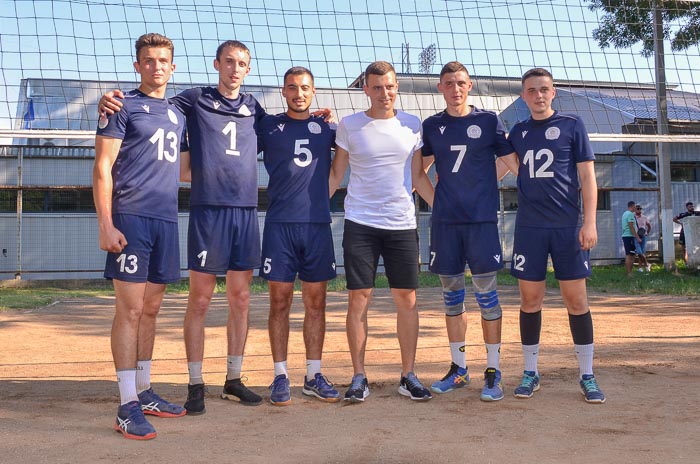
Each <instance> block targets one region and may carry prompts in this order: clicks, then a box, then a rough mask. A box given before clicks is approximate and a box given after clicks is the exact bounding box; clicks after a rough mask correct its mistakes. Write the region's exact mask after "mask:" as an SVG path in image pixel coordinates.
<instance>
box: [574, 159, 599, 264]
mask: <svg viewBox="0 0 700 464" xmlns="http://www.w3.org/2000/svg"><path fill="white" fill-rule="evenodd" d="M576 168H577V170H578V178H579V181H580V182H581V196H582V198H583V227H581V231H580V232H579V234H578V239H579V241H580V242H581V248H583V249H584V250H590V249H591V248H593V247H594V246H595V245H596V243H597V242H598V231H597V229H596V209H597V207H598V184H597V182H596V179H595V169H594V167H593V161H585V162H583V163H578V164H577V165H576Z"/></svg>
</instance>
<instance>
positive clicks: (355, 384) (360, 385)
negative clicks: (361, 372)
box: [350, 377, 365, 390]
mask: <svg viewBox="0 0 700 464" xmlns="http://www.w3.org/2000/svg"><path fill="white" fill-rule="evenodd" d="M364 380H365V378H364V377H353V378H352V382H351V383H350V390H364V389H365V386H364Z"/></svg>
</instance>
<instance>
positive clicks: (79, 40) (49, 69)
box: [0, 0, 700, 129]
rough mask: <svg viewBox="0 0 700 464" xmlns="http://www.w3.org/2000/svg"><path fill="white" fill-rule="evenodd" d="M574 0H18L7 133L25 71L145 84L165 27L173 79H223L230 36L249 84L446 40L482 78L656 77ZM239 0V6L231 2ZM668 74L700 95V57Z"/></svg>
mask: <svg viewBox="0 0 700 464" xmlns="http://www.w3.org/2000/svg"><path fill="white" fill-rule="evenodd" d="M583 3H584V2H581V1H572V0H549V1H546V0H490V1H489V0H479V1H477V0H463V1H456V0H401V1H399V0H352V1H350V0H334V1H328V0H244V1H228V0H196V6H195V0H177V1H176V0H160V1H156V0H140V1H137V0H126V1H109V2H107V1H97V0H50V1H49V0H45V1H42V0H15V1H11V2H3V8H2V9H0V31H1V32H0V128H2V129H6V128H10V127H12V126H13V123H14V117H15V115H16V111H17V110H16V102H17V99H18V92H19V85H20V80H21V79H22V78H29V77H32V78H64V79H83V80H128V81H134V80H138V78H137V76H136V75H135V73H134V72H133V68H132V65H131V63H132V61H133V43H134V40H135V39H136V38H137V37H138V36H139V35H141V34H143V33H145V32H160V33H164V34H165V35H167V36H168V37H170V38H171V39H172V40H173V41H174V43H175V62H176V64H177V66H178V68H177V72H176V74H175V77H174V82H176V83H177V82H183V83H185V82H200V83H202V82H216V73H215V71H214V68H213V65H212V61H213V58H214V53H215V50H216V47H217V45H218V44H219V43H220V42H221V41H223V40H227V39H234V38H235V39H237V40H240V41H242V42H244V43H246V44H247V45H248V46H249V47H250V49H251V51H252V52H253V63H252V66H253V69H252V71H251V74H250V76H249V77H248V78H247V80H246V83H247V84H269V85H278V84H279V79H280V77H281V76H282V74H283V73H284V71H285V70H286V69H288V68H289V67H290V66H292V65H302V66H307V67H309V68H310V69H311V70H312V71H313V72H314V74H315V76H316V85H317V86H318V87H346V86H347V85H348V84H349V83H350V82H351V81H352V80H353V79H354V78H356V77H357V76H358V75H359V74H360V73H361V71H362V70H363V69H364V67H365V66H366V65H367V64H368V63H369V62H371V61H374V60H376V59H382V60H387V61H390V62H392V63H394V65H395V67H396V69H397V70H398V71H406V70H407V68H406V65H405V59H404V56H403V55H404V53H403V47H402V44H409V50H410V52H409V58H410V65H411V71H412V72H416V73H417V72H419V54H420V52H421V50H422V49H424V48H425V47H427V46H428V45H430V44H435V45H436V50H437V56H436V64H435V65H433V66H432V67H431V69H430V71H431V72H433V73H436V72H439V69H440V64H441V63H444V62H447V61H450V60H454V59H457V60H459V61H461V62H463V63H464V64H466V65H467V67H468V68H469V69H470V71H471V72H472V74H476V75H480V76H510V77H519V76H520V75H521V74H522V72H523V71H524V70H526V69H529V68H531V67H533V66H542V67H547V68H549V69H550V70H551V71H552V72H553V74H554V76H555V78H557V79H585V80H594V81H596V80H597V81H626V82H636V83H638V82H653V80H654V75H653V59H646V58H643V57H642V56H641V55H640V54H639V50H640V47H639V46H637V47H634V48H633V49H621V50H615V49H607V50H605V51H602V50H601V49H600V48H599V47H598V46H597V44H596V43H595V42H594V41H593V40H592V39H591V36H592V32H593V30H594V29H595V28H596V27H597V25H598V13H597V12H591V11H590V10H588V8H587V7H586V6H585V5H582V4H583ZM232 5H233V6H232ZM666 51H667V56H666V67H667V77H668V81H669V83H671V84H678V85H679V86H680V88H681V89H684V90H688V91H698V92H700V77H694V76H693V73H692V72H691V70H693V71H696V70H698V69H700V52H699V49H698V47H697V46H696V47H693V48H691V49H689V50H687V51H686V52H683V53H677V54H672V53H671V52H670V45H668V44H667V45H666ZM694 79H695V80H694Z"/></svg>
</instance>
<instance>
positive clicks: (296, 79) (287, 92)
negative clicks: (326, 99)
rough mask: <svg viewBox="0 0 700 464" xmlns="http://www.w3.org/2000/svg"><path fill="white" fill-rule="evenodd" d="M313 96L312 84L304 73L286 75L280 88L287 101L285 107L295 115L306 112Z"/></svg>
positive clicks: (309, 77) (314, 90) (314, 92)
mask: <svg viewBox="0 0 700 464" xmlns="http://www.w3.org/2000/svg"><path fill="white" fill-rule="evenodd" d="M315 94H316V89H315V88H314V82H313V80H312V79H311V76H309V75H308V74H306V73H305V74H297V75H294V74H290V75H288V76H287V79H285V81H284V87H282V96H283V97H284V98H285V99H286V100H287V107H288V108H289V109H290V110H292V111H294V112H295V113H305V112H307V111H308V110H309V106H311V102H312V100H313V98H314V95H315Z"/></svg>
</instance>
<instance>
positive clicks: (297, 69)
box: [282, 66, 314, 84]
mask: <svg viewBox="0 0 700 464" xmlns="http://www.w3.org/2000/svg"><path fill="white" fill-rule="evenodd" d="M303 74H308V75H309V77H311V83H312V84H313V82H314V75H313V73H312V72H311V71H310V70H309V69H308V68H305V67H303V66H294V67H292V68H289V69H288V70H287V72H286V73H284V77H283V78H282V83H283V84H284V83H285V82H287V76H301V75H303Z"/></svg>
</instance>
